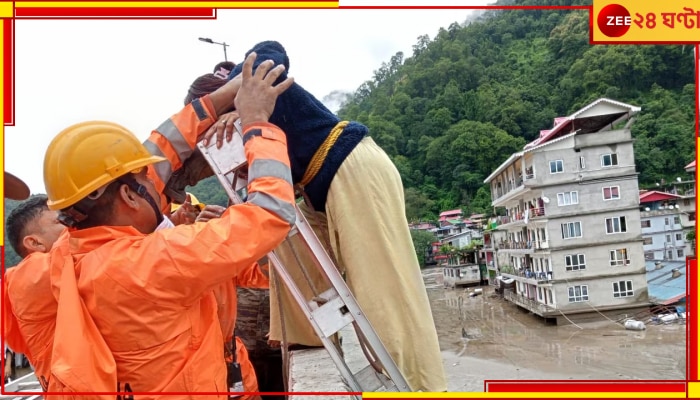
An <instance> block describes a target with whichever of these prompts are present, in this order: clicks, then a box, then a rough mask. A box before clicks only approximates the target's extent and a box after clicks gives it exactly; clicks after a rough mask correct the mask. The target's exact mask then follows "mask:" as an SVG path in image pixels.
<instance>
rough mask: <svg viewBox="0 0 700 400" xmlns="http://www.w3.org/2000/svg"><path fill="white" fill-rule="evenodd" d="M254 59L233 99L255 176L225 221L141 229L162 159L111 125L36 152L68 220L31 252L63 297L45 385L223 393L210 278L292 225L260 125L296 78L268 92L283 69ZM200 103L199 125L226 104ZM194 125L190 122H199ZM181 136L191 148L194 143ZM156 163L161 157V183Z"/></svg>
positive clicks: (71, 133) (281, 149)
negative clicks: (44, 247) (149, 172)
mask: <svg viewBox="0 0 700 400" xmlns="http://www.w3.org/2000/svg"><path fill="white" fill-rule="evenodd" d="M252 59H254V56H253V57H251V59H249V66H248V67H247V70H246V72H247V74H246V75H245V76H243V78H242V82H241V88H240V91H239V93H238V96H237V97H236V107H237V108H238V109H239V111H240V114H241V119H242V121H243V122H244V124H246V126H245V131H244V132H245V133H246V135H245V140H246V153H247V156H248V161H249V162H250V163H251V167H250V169H251V171H255V177H256V179H254V180H251V182H250V185H249V188H248V190H249V191H250V193H251V196H250V197H249V201H248V202H247V203H246V204H243V205H240V206H234V207H231V208H230V209H229V210H227V212H226V213H225V214H224V215H223V216H222V218H221V219H220V220H216V221H212V222H210V223H206V224H195V225H185V226H181V227H177V228H174V229H170V230H164V231H159V232H157V233H155V234H149V233H151V232H152V231H153V229H154V228H155V227H156V225H157V224H158V222H159V220H160V219H161V218H162V214H161V212H160V209H159V204H158V201H157V200H156V199H158V198H159V197H160V196H159V189H162V188H163V186H164V181H163V180H162V179H161V180H158V179H155V180H154V181H151V180H149V179H147V177H146V172H145V171H146V170H145V168H144V167H146V166H147V165H149V164H152V163H155V162H158V161H161V160H163V159H162V158H160V157H155V156H152V155H151V154H148V152H147V151H146V149H145V148H144V147H143V146H141V145H140V144H139V143H138V141H136V140H135V137H134V136H133V135H132V134H130V133H129V132H128V131H126V130H125V129H123V128H121V127H119V126H117V125H114V124H109V123H84V124H79V125H77V126H73V127H71V128H69V129H67V130H66V131H64V132H63V133H62V134H60V135H59V136H58V137H57V138H56V139H55V140H54V142H53V143H52V145H51V146H50V149H49V151H48V152H47V157H46V160H45V175H46V177H45V180H46V184H47V189H48V190H47V191H48V192H49V198H50V200H51V201H50V207H51V208H52V209H61V217H62V219H63V221H64V222H65V223H66V224H68V225H72V226H73V227H74V229H72V230H71V232H70V238H69V239H68V240H61V239H59V241H58V242H57V243H56V244H55V245H54V249H53V250H52V251H51V252H50V253H49V254H47V255H45V256H44V257H43V258H39V259H36V258H35V257H29V258H28V259H27V261H26V262H28V263H31V261H32V260H36V262H37V263H46V262H48V263H49V264H50V268H51V274H52V276H51V282H52V285H53V291H54V295H55V296H56V297H57V298H58V300H59V302H58V303H59V305H58V309H57V311H56V315H55V317H56V336H55V340H54V341H53V342H54V343H53V348H52V349H49V351H48V352H49V353H51V354H50V356H48V357H49V358H52V360H51V368H50V370H51V376H52V378H51V379H50V381H49V392H53V391H80V392H96V391H97V392H114V391H115V390H124V389H127V390H132V391H137V392H178V393H182V392H202V391H206V392H220V393H221V392H226V391H227V388H226V370H225V366H224V362H223V357H222V354H221V353H222V352H221V341H222V340H223V338H222V336H221V332H220V329H218V328H217V326H218V321H217V319H216V304H215V301H214V296H213V293H212V292H211V287H212V286H215V285H217V284H220V283H221V282H224V281H226V280H230V279H231V278H233V277H236V276H237V277H244V276H245V275H246V274H252V273H256V272H257V271H255V269H254V268H253V267H251V266H252V265H253V264H254V262H255V260H257V259H259V258H260V257H262V256H263V255H264V254H266V253H267V252H268V251H270V250H271V249H273V248H274V247H275V246H276V245H277V244H278V243H279V242H281V241H282V240H283V238H284V236H285V235H286V233H287V232H288V230H289V229H290V226H291V224H292V223H293V221H294V210H293V191H292V188H291V184H290V182H289V170H288V169H289V160H288V158H287V156H286V147H285V146H286V138H285V137H284V134H283V133H282V132H281V131H280V130H279V129H278V128H276V127H275V126H273V125H271V124H267V123H265V121H266V120H267V118H268V117H269V114H270V113H271V111H272V107H273V106H274V100H275V98H276V96H277V95H279V93H281V92H282V91H284V90H286V88H287V87H288V86H289V84H290V83H291V80H287V81H284V82H283V83H281V84H279V85H277V86H275V87H273V86H272V82H274V80H275V78H276V77H278V76H279V75H280V72H281V71H280V69H279V68H276V69H273V70H272V71H271V72H269V74H267V72H268V71H269V67H268V68H266V69H264V70H263V72H262V73H259V72H257V71H256V74H255V75H254V76H253V75H252V73H251V68H250V65H252ZM268 65H269V66H271V64H268ZM265 76H267V78H264V77H265ZM213 99H214V96H212V97H211V98H210V99H209V100H210V101H213ZM202 100H204V101H201V102H200V103H199V104H198V106H199V109H197V108H198V107H197V105H194V106H193V107H194V111H195V113H196V114H197V116H198V118H199V122H200V123H202V124H203V123H204V120H206V119H209V120H210V121H209V123H208V125H210V124H211V119H214V120H215V118H216V117H215V115H214V116H212V114H214V113H213V111H214V110H216V112H219V109H220V108H221V107H220V106H221V105H219V106H216V107H212V105H211V104H208V106H209V107H207V108H208V109H205V106H206V105H207V104H206V103H207V101H206V99H202ZM203 104H204V106H203ZM223 108H225V107H223ZM193 122H194V126H193V125H190V126H189V128H195V129H196V130H197V131H198V132H202V131H203V130H204V129H206V126H205V127H202V128H201V129H199V128H200V127H199V126H197V121H193ZM163 136H164V137H165V136H166V135H163ZM168 139H169V138H167V137H166V138H165V140H163V141H161V142H160V144H163V143H165V144H166V145H165V146H163V147H160V144H158V143H157V145H159V148H161V149H163V148H165V149H171V150H172V149H173V148H175V149H178V147H177V146H172V145H170V147H169V146H168V144H169V142H168ZM189 139H190V138H189V137H187V138H185V137H182V140H183V141H185V140H188V141H189ZM188 144H189V146H190V151H191V149H192V148H193V147H194V140H192V141H190V142H189V143H188ZM177 151H178V150H176V151H174V152H173V154H174V155H175V157H168V160H169V163H165V164H168V166H167V169H170V168H172V169H170V170H171V171H172V170H174V169H176V168H177V167H178V165H177V164H178V161H179V162H180V163H181V159H179V160H178V157H179V155H180V153H178V152H177ZM160 165H161V166H162V164H160ZM165 169H166V168H161V169H160V171H159V169H158V166H156V168H155V169H154V170H155V172H156V175H157V178H158V177H162V175H161V174H160V172H163V171H164V170H165ZM137 171H138V172H137ZM134 172H137V173H134ZM115 182H117V183H115ZM108 225H109V226H108ZM246 230H248V231H246ZM242 232H244V233H242ZM38 256H39V257H40V256H41V255H38ZM12 306H13V305H12V304H10V310H11V311H16V310H13V308H12ZM6 310H7V308H6ZM14 314H15V315H14V317H15V321H14V322H15V325H16V327H17V326H18V327H19V328H22V322H23V321H20V320H18V319H17V315H16V314H17V313H16V312H15V313H14ZM10 319H12V318H10ZM10 331H13V330H12V329H10ZM20 331H22V329H20ZM30 333H33V334H34V335H35V336H36V334H37V332H36V331H34V332H30ZM76 333H78V334H76ZM26 338H30V339H31V338H32V335H27V334H25V332H22V334H21V335H20V336H19V337H15V338H14V339H15V340H14V342H15V343H16V344H23V345H25V346H26V345H28V344H29V342H30V340H27V341H26V343H25V342H24V340H25V339H26ZM8 342H9V340H8ZM43 343H46V341H43ZM37 344H41V341H38V342H37ZM15 347H17V346H15ZM29 347H31V346H29ZM27 350H29V349H27ZM35 350H46V349H41V348H38V349H35ZM18 351H22V350H19V349H18ZM25 353H27V354H32V353H34V354H37V353H36V352H32V351H25ZM195 395H196V394H195ZM154 396H155V395H154ZM154 396H152V397H154ZM94 397H104V398H107V397H110V398H111V396H108V395H105V396H91V398H94ZM146 397H148V396H146ZM168 397H169V398H170V397H173V395H169V396H168ZM180 397H183V398H191V397H192V396H184V395H183V396H180Z"/></svg>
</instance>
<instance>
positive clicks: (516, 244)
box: [498, 240, 533, 250]
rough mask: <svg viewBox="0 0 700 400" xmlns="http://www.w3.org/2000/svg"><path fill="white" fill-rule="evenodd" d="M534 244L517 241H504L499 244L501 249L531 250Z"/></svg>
mask: <svg viewBox="0 0 700 400" xmlns="http://www.w3.org/2000/svg"><path fill="white" fill-rule="evenodd" d="M532 245H533V243H532V242H531V241H515V240H502V241H501V242H499V244H498V248H499V249H513V250H517V249H523V250H527V249H531V248H532Z"/></svg>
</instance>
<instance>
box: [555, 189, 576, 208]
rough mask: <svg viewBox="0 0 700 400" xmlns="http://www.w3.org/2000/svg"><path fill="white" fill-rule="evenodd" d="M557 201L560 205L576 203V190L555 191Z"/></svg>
mask: <svg viewBox="0 0 700 400" xmlns="http://www.w3.org/2000/svg"><path fill="white" fill-rule="evenodd" d="M557 202H558V204H559V205H560V206H570V205H572V204H578V192H575V191H574V192H563V193H557Z"/></svg>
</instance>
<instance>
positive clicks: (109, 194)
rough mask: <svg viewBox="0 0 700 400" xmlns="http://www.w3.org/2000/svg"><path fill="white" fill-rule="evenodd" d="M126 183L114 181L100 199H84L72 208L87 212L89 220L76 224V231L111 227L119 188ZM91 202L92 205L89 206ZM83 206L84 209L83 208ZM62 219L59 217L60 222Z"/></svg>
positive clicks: (63, 211) (62, 211)
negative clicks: (105, 226)
mask: <svg viewBox="0 0 700 400" xmlns="http://www.w3.org/2000/svg"><path fill="white" fill-rule="evenodd" d="M124 184H125V183H124V182H121V181H118V180H117V181H113V182H112V183H110V184H109V185H107V188H106V189H105V191H104V192H103V193H102V195H101V196H100V197H98V198H97V199H96V200H89V199H83V200H81V201H79V202H78V203H77V204H75V205H74V206H72V207H75V208H76V209H78V210H86V211H85V212H86V214H87V218H86V219H84V220H82V221H80V222H78V223H76V224H75V225H74V228H76V229H87V228H94V227H96V226H103V225H111V219H112V215H113V214H114V203H115V201H114V200H115V199H116V197H117V193H118V192H119V188H120V187H121V186H122V185H124ZM87 202H90V203H92V204H90V205H87V204H89V203H87ZM81 205H82V207H81ZM65 210H67V209H64V210H61V213H62V214H63V213H65ZM60 220H61V218H60V217H59V221H60Z"/></svg>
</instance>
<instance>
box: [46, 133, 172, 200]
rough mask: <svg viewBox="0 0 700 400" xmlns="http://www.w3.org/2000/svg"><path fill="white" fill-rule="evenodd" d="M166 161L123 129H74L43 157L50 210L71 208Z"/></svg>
mask: <svg viewBox="0 0 700 400" xmlns="http://www.w3.org/2000/svg"><path fill="white" fill-rule="evenodd" d="M163 160H165V158H163V157H158V156H154V155H152V154H151V153H149V152H148V150H146V147H144V146H143V144H141V142H139V140H138V139H137V138H136V136H134V134H133V133H131V132H130V131H129V130H128V129H126V128H124V127H123V126H121V125H118V124H115V123H113V122H106V121H88V122H82V123H79V124H76V125H72V126H70V127H68V128H66V129H64V130H63V131H62V132H61V133H59V134H58V135H57V136H56V137H55V138H54V139H53V140H52V141H51V143H50V144H49V148H48V149H47V150H46V155H45V156H44V184H45V185H46V194H47V196H48V198H49V199H48V202H47V205H48V207H49V209H50V210H62V209H64V208H67V207H70V206H72V205H74V204H76V203H77V202H79V201H80V200H82V199H83V198H85V197H87V195H89V194H90V193H92V192H93V191H95V190H97V189H99V188H101V187H102V186H104V185H106V184H108V183H109V182H112V181H114V180H115V179H117V178H119V177H120V176H123V175H126V174H127V173H129V172H133V171H137V170H139V169H140V168H143V167H145V166H147V165H150V164H154V163H157V162H159V161H163Z"/></svg>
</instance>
